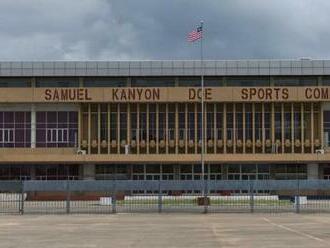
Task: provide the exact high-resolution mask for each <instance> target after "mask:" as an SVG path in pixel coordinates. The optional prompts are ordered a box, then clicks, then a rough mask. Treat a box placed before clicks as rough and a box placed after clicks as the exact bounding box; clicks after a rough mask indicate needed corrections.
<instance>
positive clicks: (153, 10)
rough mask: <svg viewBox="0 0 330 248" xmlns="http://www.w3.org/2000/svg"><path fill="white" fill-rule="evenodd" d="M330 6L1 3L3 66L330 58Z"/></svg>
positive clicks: (154, 0) (239, 0) (240, 0)
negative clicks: (199, 31)
mask: <svg viewBox="0 0 330 248" xmlns="http://www.w3.org/2000/svg"><path fill="white" fill-rule="evenodd" d="M329 10H330V2H329V1H325V0H290V1H287V0H199V1H197V0H167V1H164V0H138V1H137V0H126V1H125V0H108V1H107V0H79V1H73V0H57V1H53V0H15V1H12V0H1V1H0V60H63V59H68V60H82V59H92V60H97V59H102V60H117V59H120V60H123V59H198V58H199V51H200V50H199V44H198V43H194V44H191V43H187V42H186V35H187V33H188V32H189V31H191V30H192V29H193V28H195V27H196V26H197V25H198V23H199V21H200V20H201V19H203V20H204V22H205V40H204V45H205V46H204V51H205V58H208V59H238V58H298V57H312V58H327V57H329V55H330V49H329V44H330V43H329V42H330V29H329V28H328V26H329V23H330V15H329V14H328V12H329Z"/></svg>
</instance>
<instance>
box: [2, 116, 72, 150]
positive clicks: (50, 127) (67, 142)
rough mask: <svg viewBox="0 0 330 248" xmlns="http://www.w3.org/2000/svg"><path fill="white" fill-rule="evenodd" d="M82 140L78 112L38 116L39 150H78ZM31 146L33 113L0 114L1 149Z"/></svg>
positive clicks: (37, 143)
mask: <svg viewBox="0 0 330 248" xmlns="http://www.w3.org/2000/svg"><path fill="white" fill-rule="evenodd" d="M77 140H78V112H74V111H69V112H67V111H50V112H43V111H41V112H37V113H36V146H37V147H74V146H77ZM30 146H31V113H30V112H0V147H30Z"/></svg>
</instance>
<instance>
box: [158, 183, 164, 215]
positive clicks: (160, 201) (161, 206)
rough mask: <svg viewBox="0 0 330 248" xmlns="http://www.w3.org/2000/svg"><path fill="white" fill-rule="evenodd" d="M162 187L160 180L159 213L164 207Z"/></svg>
mask: <svg viewBox="0 0 330 248" xmlns="http://www.w3.org/2000/svg"><path fill="white" fill-rule="evenodd" d="M162 198H163V197H162V189H161V186H160V181H159V185H158V213H161V212H162V208H163V199H162Z"/></svg>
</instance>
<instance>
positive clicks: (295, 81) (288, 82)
mask: <svg viewBox="0 0 330 248" xmlns="http://www.w3.org/2000/svg"><path fill="white" fill-rule="evenodd" d="M274 85H275V86H316V85H317V78H316V77H275V78H274Z"/></svg>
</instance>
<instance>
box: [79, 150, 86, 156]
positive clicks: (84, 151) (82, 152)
mask: <svg viewBox="0 0 330 248" xmlns="http://www.w3.org/2000/svg"><path fill="white" fill-rule="evenodd" d="M77 154H78V155H86V150H77Z"/></svg>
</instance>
